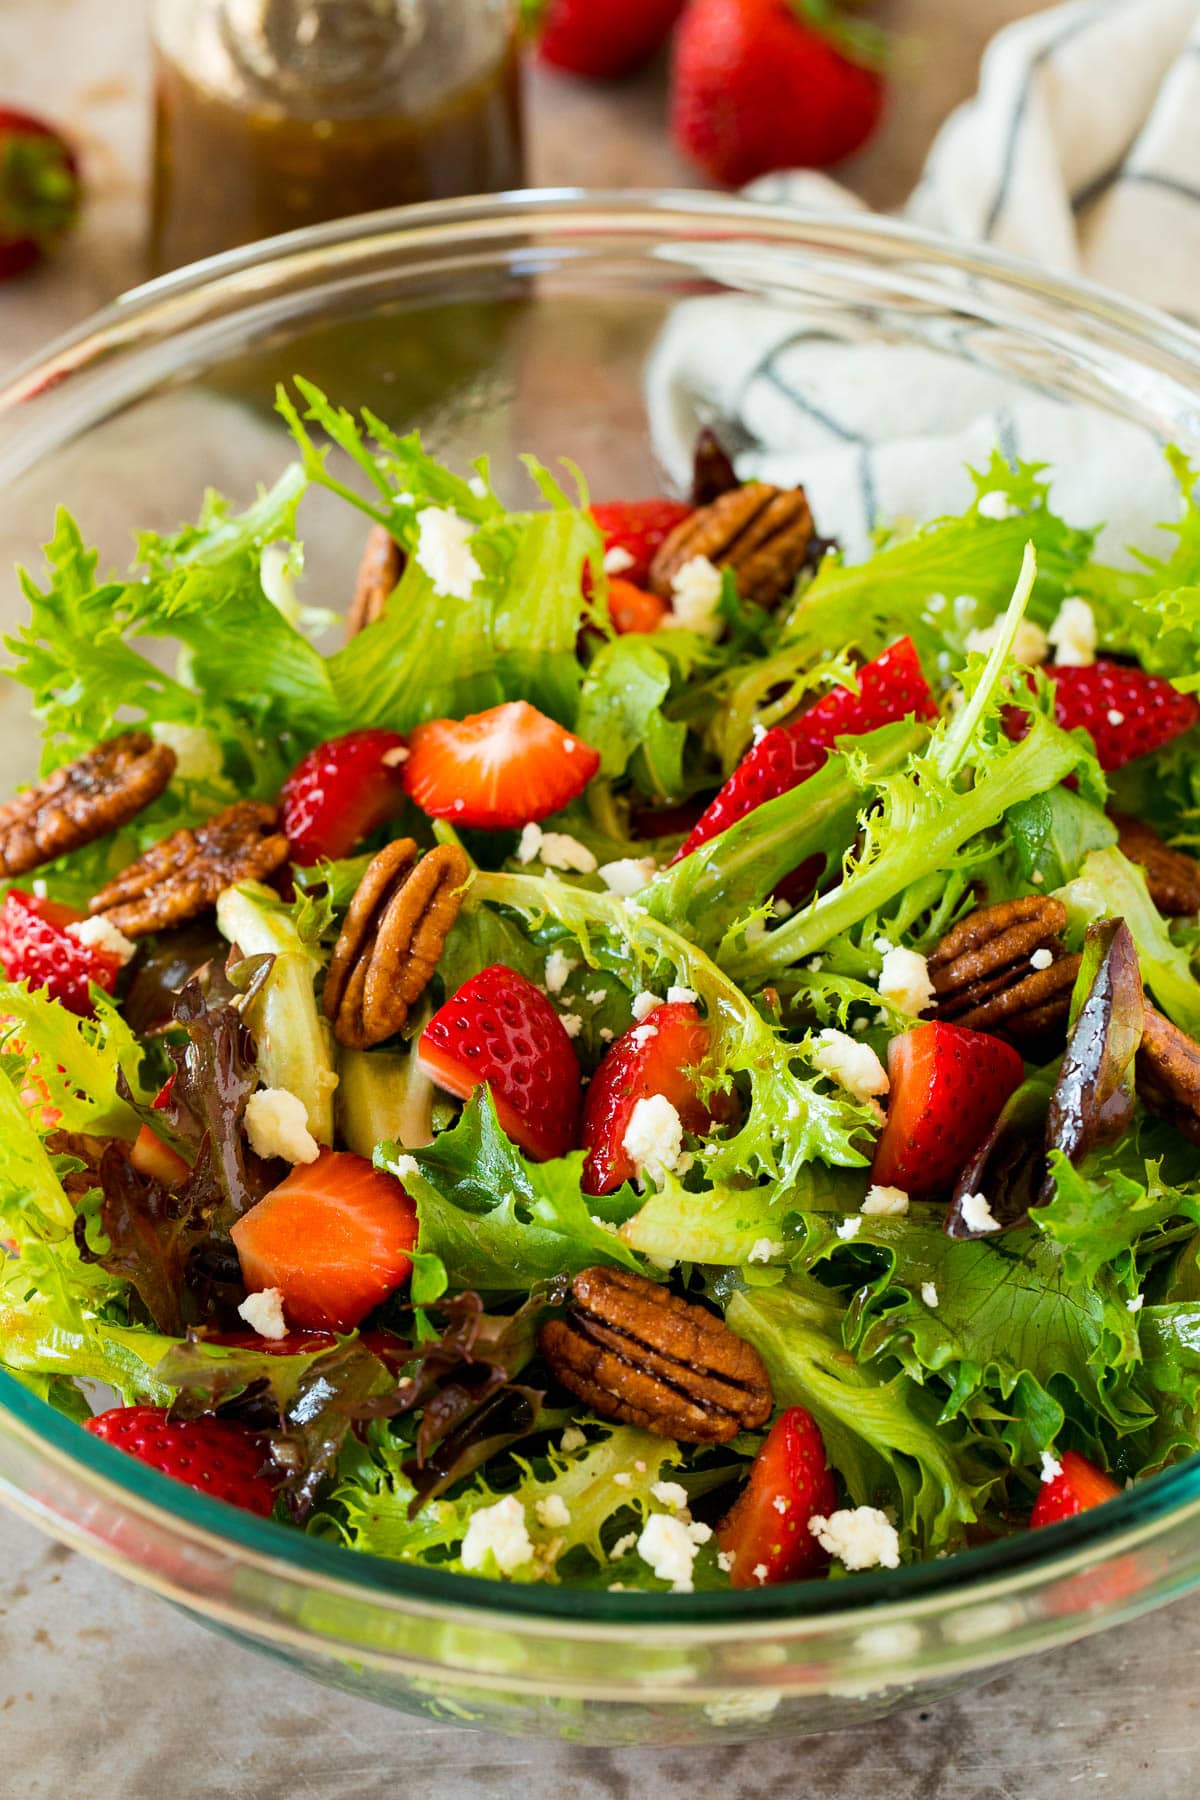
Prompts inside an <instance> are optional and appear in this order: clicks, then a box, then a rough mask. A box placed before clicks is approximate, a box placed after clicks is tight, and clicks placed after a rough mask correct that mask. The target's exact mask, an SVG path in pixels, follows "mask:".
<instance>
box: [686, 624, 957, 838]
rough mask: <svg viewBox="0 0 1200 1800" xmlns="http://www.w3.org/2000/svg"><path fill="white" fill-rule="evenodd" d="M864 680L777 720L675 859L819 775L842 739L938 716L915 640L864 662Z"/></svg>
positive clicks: (901, 642) (861, 672) (904, 640)
mask: <svg viewBox="0 0 1200 1800" xmlns="http://www.w3.org/2000/svg"><path fill="white" fill-rule="evenodd" d="M858 684H859V691H858V693H857V694H856V693H854V692H853V691H852V690H851V689H850V688H844V687H839V688H832V689H831V690H830V691H829V693H827V694H824V695H823V696H822V697H821V699H820V700H818V701H817V702H816V704H815V705H814V706H810V707H809V708H808V710H807V712H803V713H801V715H800V717H799V718H798V719H794V720H793V721H792V723H791V724H790V725H776V726H775V727H774V728H773V729H772V730H771V731H768V732H766V733H765V735H764V736H763V737H761V738H760V739H759V741H758V743H757V744H754V745H752V746H751V748H750V749H749V750H747V752H746V754H745V756H743V758H742V760H741V762H740V763H739V764H738V766H737V768H736V769H735V770H734V771H733V774H732V775H731V776H730V777H729V780H728V781H727V782H726V783H725V786H724V787H723V788H722V789H721V791H720V793H719V794H718V795H717V797H716V799H715V800H714V801H713V802H712V804H711V805H710V806H709V807H708V809H707V811H706V812H705V813H704V814H703V815H702V816H701V818H700V819H699V821H698V822H697V824H696V825H695V827H694V828H693V830H692V832H691V834H690V836H689V837H688V838H687V839H686V840H685V842H684V843H683V844H682V846H681V847H680V849H679V850H677V851H676V853H675V857H674V861H676V862H678V861H679V860H680V858H681V857H684V856H690V855H691V853H692V851H693V850H696V849H698V848H699V847H700V845H701V844H706V843H707V842H708V840H709V839H710V838H714V837H716V836H717V834H718V833H719V832H722V831H725V830H727V829H728V828H729V826H730V825H735V824H736V823H737V821H738V820H739V819H744V818H745V817H746V815H747V813H752V812H753V811H754V809H755V807H757V806H761V805H762V804H763V802H764V801H766V800H774V799H776V798H777V797H778V795H780V794H787V793H790V792H791V790H792V788H794V787H799V785H800V783H801V782H802V781H807V780H808V778H809V776H810V775H815V774H816V772H817V770H818V769H819V768H820V767H821V765H822V764H823V763H824V762H825V760H826V758H827V757H828V755H829V752H830V751H831V750H832V748H833V745H834V740H835V739H837V738H839V737H861V736H862V735H863V733H864V732H867V731H875V730H877V729H878V727H879V726H880V725H890V724H892V723H893V721H894V720H897V719H904V718H907V717H908V715H909V714H910V713H912V714H913V715H914V716H915V717H916V718H918V719H934V718H936V717H937V706H936V705H935V703H934V698H933V695H932V694H931V693H930V691H929V683H928V682H927V681H926V679H925V676H924V674H923V672H922V670H921V662H920V658H919V657H918V655H917V651H916V646H915V645H914V643H913V641H912V639H911V638H907V637H904V638H900V639H899V641H898V642H897V643H895V644H893V645H892V646H891V648H890V649H887V650H885V651H884V652H883V654H882V655H881V656H877V657H876V658H875V660H874V662H869V663H866V664H864V666H863V667H862V668H861V669H860V670H859V672H858Z"/></svg>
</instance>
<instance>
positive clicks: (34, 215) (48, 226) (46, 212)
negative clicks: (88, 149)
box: [0, 106, 80, 280]
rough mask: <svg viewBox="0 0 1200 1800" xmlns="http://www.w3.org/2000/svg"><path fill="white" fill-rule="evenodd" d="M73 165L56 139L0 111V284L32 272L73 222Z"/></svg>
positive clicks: (40, 122) (32, 121)
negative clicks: (9, 277) (23, 272)
mask: <svg viewBox="0 0 1200 1800" xmlns="http://www.w3.org/2000/svg"><path fill="white" fill-rule="evenodd" d="M79 200H80V182H79V164H78V162H77V160H76V157H75V153H74V151H73V150H72V149H71V148H70V146H69V145H68V143H67V142H66V140H65V139H64V138H63V137H62V136H61V134H60V133H59V132H58V131H56V130H55V128H54V127H53V126H52V125H47V123H46V122H45V120H44V119H37V118H34V117H33V115H32V114H31V113H26V112H18V111H17V110H16V109H15V108H13V107H9V106H0V280H3V279H4V278H5V277H7V276H9V275H19V274H21V273H22V271H23V270H25V269H29V268H32V267H33V265H34V263H36V262H39V261H40V260H41V258H42V257H43V256H45V255H46V254H47V252H49V251H51V250H53V249H54V248H55V246H56V245H57V243H58V241H59V239H60V238H61V237H62V236H63V235H64V233H65V232H67V231H69V230H70V228H71V226H72V225H73V224H74V223H75V219H76V217H77V215H78V212H79Z"/></svg>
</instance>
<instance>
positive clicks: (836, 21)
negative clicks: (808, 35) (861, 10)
mask: <svg viewBox="0 0 1200 1800" xmlns="http://www.w3.org/2000/svg"><path fill="white" fill-rule="evenodd" d="M788 4H789V5H790V6H791V8H792V11H793V12H794V13H795V14H796V16H797V17H798V18H799V19H800V20H801V22H802V23H803V24H805V25H807V26H808V27H809V28H810V29H811V30H813V31H815V32H816V33H817V34H818V36H820V37H823V38H827V39H828V40H829V42H830V43H831V44H832V45H833V46H834V48H835V49H836V50H840V51H841V53H842V55H843V56H845V57H846V58H847V59H848V60H849V61H850V62H854V63H859V64H861V65H862V67H863V68H866V69H875V70H883V69H885V68H886V67H887V65H888V62H889V60H890V55H891V46H890V40H889V38H888V34H887V32H886V31H884V30H883V29H882V27H880V26H878V25H872V24H871V23H870V21H869V20H867V19H853V18H847V17H846V13H845V8H844V5H843V4H840V3H839V0H788Z"/></svg>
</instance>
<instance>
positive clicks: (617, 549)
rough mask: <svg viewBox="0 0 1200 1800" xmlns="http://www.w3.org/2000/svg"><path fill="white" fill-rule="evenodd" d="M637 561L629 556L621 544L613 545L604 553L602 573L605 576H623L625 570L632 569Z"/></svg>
mask: <svg viewBox="0 0 1200 1800" xmlns="http://www.w3.org/2000/svg"><path fill="white" fill-rule="evenodd" d="M636 561H637V558H636V557H635V556H630V554H629V552H628V550H626V548H625V546H624V545H623V544H613V545H612V546H611V547H610V548H609V549H608V550H606V551H605V552H604V573H605V574H606V575H623V574H624V573H625V571H626V569H632V567H633V565H634V563H635V562H636Z"/></svg>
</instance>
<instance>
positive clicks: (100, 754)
mask: <svg viewBox="0 0 1200 1800" xmlns="http://www.w3.org/2000/svg"><path fill="white" fill-rule="evenodd" d="M174 772H175V752H174V751H173V750H172V749H170V748H169V747H168V746H167V745H166V744H156V743H155V741H154V739H153V738H152V737H151V736H150V733H149V732H148V731H125V732H122V734H121V735H120V737H115V738H108V739H107V740H106V741H105V742H104V743H102V744H97V745H96V748H95V749H94V750H89V751H88V752H87V754H86V756H80V757H77V758H76V759H75V761H74V762H69V763H64V764H63V765H62V767H61V768H58V769H54V770H52V771H51V773H50V774H49V775H47V776H46V777H45V779H44V780H42V781H36V782H34V784H33V786H32V787H27V788H25V789H24V791H23V792H22V793H19V794H17V795H16V796H15V797H14V798H13V799H12V800H9V801H8V802H7V803H6V804H5V805H4V806H0V875H5V876H12V875H23V874H25V873H26V872H27V870H29V869H37V868H40V867H41V865H42V864H43V863H48V862H53V861H54V859H55V858H56V857H58V856H66V855H67V853H68V852H69V851H71V850H79V849H82V847H83V845H84V844H90V843H92V842H93V841H94V840H95V839H96V838H101V837H106V836H107V835H108V833H109V832H110V831H117V830H118V829H119V828H120V827H121V826H122V825H127V824H128V823H129V821H130V819H132V818H134V817H136V815H137V814H138V813H140V812H141V811H142V809H143V807H146V806H149V804H150V802H151V801H152V800H157V799H158V796H159V795H160V794H161V793H162V791H163V789H164V788H165V787H166V785H167V783H168V781H170V779H171V776H172V775H173V774H174Z"/></svg>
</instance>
